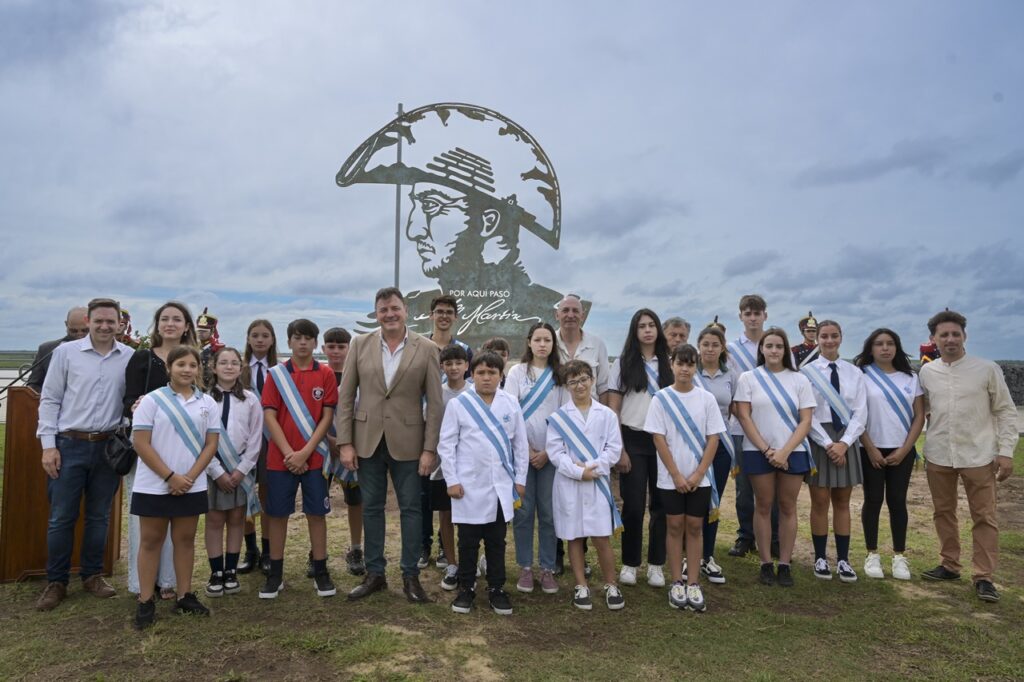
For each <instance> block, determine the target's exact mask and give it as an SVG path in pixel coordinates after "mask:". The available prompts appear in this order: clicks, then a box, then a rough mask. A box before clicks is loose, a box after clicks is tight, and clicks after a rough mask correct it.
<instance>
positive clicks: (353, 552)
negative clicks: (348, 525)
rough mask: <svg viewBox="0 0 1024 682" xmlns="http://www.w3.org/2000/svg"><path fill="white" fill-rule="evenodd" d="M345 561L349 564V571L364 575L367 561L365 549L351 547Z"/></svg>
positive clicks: (353, 573)
mask: <svg viewBox="0 0 1024 682" xmlns="http://www.w3.org/2000/svg"><path fill="white" fill-rule="evenodd" d="M345 563H346V564H347V565H348V572H349V573H351V574H352V575H364V574H365V573H366V563H365V562H364V561H363V550H361V549H355V548H352V549H350V550H349V551H348V552H347V553H346V554H345Z"/></svg>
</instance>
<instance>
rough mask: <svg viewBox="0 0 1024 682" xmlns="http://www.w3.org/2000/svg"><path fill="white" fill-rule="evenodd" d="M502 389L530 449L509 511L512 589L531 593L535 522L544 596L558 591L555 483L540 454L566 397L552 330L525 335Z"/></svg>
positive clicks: (539, 327)
mask: <svg viewBox="0 0 1024 682" xmlns="http://www.w3.org/2000/svg"><path fill="white" fill-rule="evenodd" d="M505 390H506V391H507V392H508V394H509V395H511V396H512V397H513V398H515V399H517V400H518V401H519V406H520V408H522V410H523V419H525V420H526V439H527V442H528V443H529V448H530V468H529V470H528V472H527V475H526V492H525V493H523V506H521V507H520V508H519V509H517V510H516V512H515V518H514V519H513V521H512V527H513V531H514V536H515V541H516V564H518V565H519V580H518V581H517V582H516V589H517V590H519V591H520V592H533V589H534V582H535V581H534V575H533V527H534V518H536V521H537V558H538V561H539V563H540V587H541V590H542V591H543V592H545V593H546V594H554V593H555V592H558V583H557V582H555V576H554V570H555V551H556V547H557V544H558V540H557V539H556V538H555V521H554V513H553V511H552V507H551V487H552V485H553V484H554V481H555V467H554V465H553V464H551V461H550V460H549V459H548V453H547V452H546V451H545V449H544V448H545V444H546V441H547V429H548V416H550V415H551V413H552V412H554V411H555V410H557V409H558V408H559V407H560V406H561V405H562V403H564V402H565V401H566V400H567V399H568V396H567V395H566V392H565V389H563V388H562V374H561V367H560V366H559V356H558V350H557V348H556V347H555V329H554V327H552V326H551V325H550V324H548V323H547V322H538V323H536V324H534V325H533V326H532V327H530V330H529V332H528V333H527V335H526V352H525V353H523V359H522V362H520V363H519V364H518V365H516V366H515V367H513V368H512V369H510V370H509V371H508V376H507V377H506V380H505Z"/></svg>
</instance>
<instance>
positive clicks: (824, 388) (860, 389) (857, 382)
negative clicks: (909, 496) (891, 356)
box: [800, 320, 868, 583]
mask: <svg viewBox="0 0 1024 682" xmlns="http://www.w3.org/2000/svg"><path fill="white" fill-rule="evenodd" d="M842 342H843V330H842V329H841V328H840V326H839V323H838V322H835V321H834V320H823V321H821V322H819V323H818V350H819V354H818V357H817V358H816V359H815V360H813V361H811V362H809V363H807V364H806V365H804V366H803V368H802V369H801V370H800V373H801V374H803V375H804V376H806V377H807V378H808V379H809V380H810V382H811V387H812V388H813V389H814V401H815V402H816V403H817V407H815V409H814V420H813V422H812V424H811V456H812V457H813V458H814V467H813V468H814V471H812V472H811V474H809V475H808V476H807V485H808V487H809V488H810V492H811V540H812V541H813V543H814V576H815V577H816V578H818V579H820V580H831V579H832V569H831V567H830V566H829V563H828V557H827V554H826V552H827V550H828V512H829V508H830V507H831V509H832V528H833V532H834V533H835V536H836V564H837V565H836V573H837V574H838V575H839V580H841V581H842V582H845V583H852V582H856V581H857V572H856V571H855V570H853V566H852V565H851V564H850V495H851V494H852V493H853V487H854V486H857V485H860V484H861V483H862V482H863V480H864V473H863V469H862V468H861V461H860V447H859V446H858V444H857V441H858V440H859V439H860V436H861V434H862V433H864V427H865V426H866V425H867V412H868V409H867V393H866V390H865V387H864V382H865V379H864V373H863V372H861V371H860V370H859V369H857V368H856V367H854V366H853V365H852V364H850V363H849V362H847V361H846V360H843V359H841V358H840V357H839V346H840V345H841V344H842Z"/></svg>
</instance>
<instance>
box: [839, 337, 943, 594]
mask: <svg viewBox="0 0 1024 682" xmlns="http://www.w3.org/2000/svg"><path fill="white" fill-rule="evenodd" d="M853 364H854V365H856V366H857V367H860V368H861V370H862V371H863V372H864V376H865V377H866V378H867V381H866V382H865V384H866V386H867V403H868V426H867V429H866V430H865V431H864V433H863V434H861V437H860V443H861V445H862V446H863V447H862V448H861V468H862V469H863V470H864V506H863V507H862V508H861V516H860V519H861V525H862V526H863V528H864V544H865V546H866V548H867V551H868V556H867V558H866V559H865V561H864V573H865V574H867V576H868V577H869V578H884V577H885V573H884V572H883V571H882V560H881V557H879V555H878V519H879V516H880V515H881V513H882V500H883V499H884V500H885V503H886V505H887V506H888V507H889V528H890V530H891V531H892V551H893V557H892V577H894V578H896V579H897V580H910V566H909V565H908V564H907V559H906V557H904V556H903V552H904V551H905V550H906V542H907V523H908V520H909V516H908V513H907V489H908V488H909V487H910V475H911V473H913V470H914V461H915V460H916V459H917V450H916V449H915V447H914V445H915V443H916V442H917V439H918V437H919V436H920V435H921V429H922V428H923V427H924V416H925V411H924V391H923V390H922V389H921V384H920V382H919V381H918V379H917V374H915V373H914V368H913V367H911V365H910V360H909V358H908V357H907V354H906V353H905V352H904V351H903V345H902V343H901V342H900V337H899V335H898V334H897V333H896V332H894V331H892V330H891V329H884V328H883V329H876V330H875V331H873V332H871V334H870V335H869V336H868V338H867V339H866V340H865V341H864V348H863V350H862V351H861V353H860V355H858V356H857V357H856V358H854V360H853Z"/></svg>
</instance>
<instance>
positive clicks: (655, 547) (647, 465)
mask: <svg viewBox="0 0 1024 682" xmlns="http://www.w3.org/2000/svg"><path fill="white" fill-rule="evenodd" d="M674 380H675V379H674V377H673V374H672V364H671V362H670V361H669V357H668V339H667V338H666V337H665V332H664V331H663V330H662V328H661V320H659V319H658V315H657V313H655V312H654V311H653V310H650V309H648V308H641V309H640V310H638V311H636V313H634V314H633V319H631V320H630V321H629V332H628V333H627V335H626V342H625V343H624V344H623V346H622V354H621V355H619V357H618V358H617V359H616V360H615V363H614V364H613V365H612V368H611V372H610V374H609V380H608V389H609V394H608V407H610V408H612V410H614V411H615V413H616V414H618V416H619V424H620V427H621V430H622V458H621V459H620V460H619V470H620V472H621V476H620V478H619V492H620V494H621V495H622V525H623V534H622V571H621V573H620V574H619V582H621V583H622V584H623V585H636V573H637V569H639V568H640V564H641V556H642V550H643V537H644V509H645V508H646V507H648V505H649V506H650V523H649V524H648V539H647V543H648V544H647V584H648V585H651V586H652V587H664V586H665V573H664V570H663V568H662V566H663V564H664V563H665V514H664V513H663V512H662V508H661V499H660V495H659V494H658V451H657V449H656V448H655V447H654V438H653V436H651V434H649V433H647V432H646V431H644V424H645V423H646V421H647V409H648V408H649V407H650V405H651V398H652V397H653V396H654V394H655V393H657V392H658V391H660V390H661V389H663V388H665V387H666V386H671V385H672V382H673V381H674Z"/></svg>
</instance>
